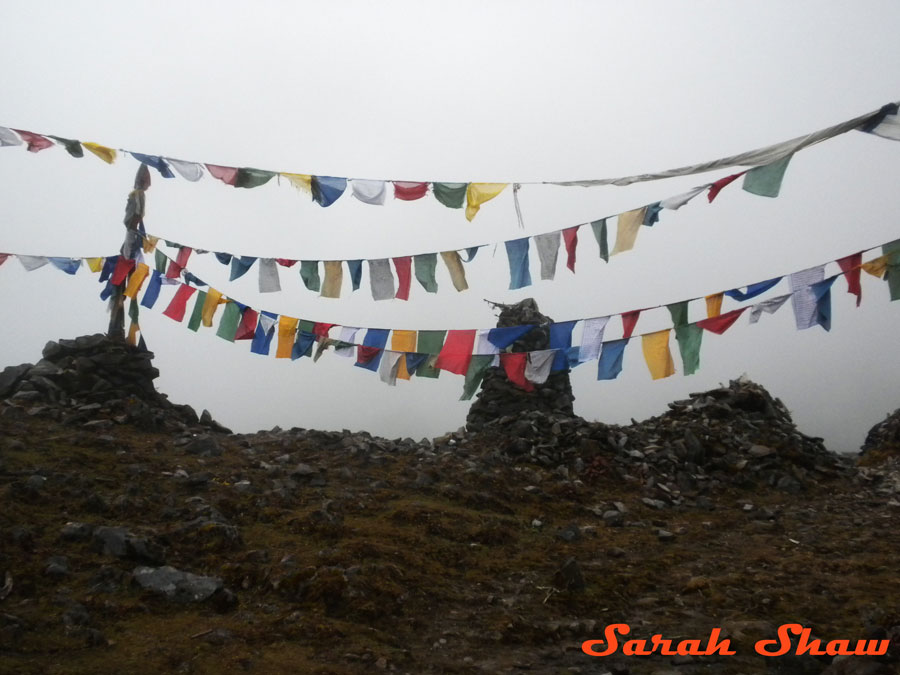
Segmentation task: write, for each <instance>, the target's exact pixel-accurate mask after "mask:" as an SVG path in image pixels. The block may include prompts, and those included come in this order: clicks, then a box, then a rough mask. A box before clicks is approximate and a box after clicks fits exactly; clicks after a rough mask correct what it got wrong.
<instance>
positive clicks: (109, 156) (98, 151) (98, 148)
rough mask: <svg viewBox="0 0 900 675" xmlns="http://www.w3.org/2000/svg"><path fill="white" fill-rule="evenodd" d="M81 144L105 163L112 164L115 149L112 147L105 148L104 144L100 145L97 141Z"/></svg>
mask: <svg viewBox="0 0 900 675" xmlns="http://www.w3.org/2000/svg"><path fill="white" fill-rule="evenodd" d="M81 145H82V146H84V147H85V148H87V149H88V150H90V151H91V152H93V153H94V154H95V155H97V157H99V158H100V159H102V160H103V161H104V162H106V163H107V164H112V163H113V162H115V161H116V151H115V150H113V149H112V148H107V147H106V146H105V145H100V144H99V143H82V144H81Z"/></svg>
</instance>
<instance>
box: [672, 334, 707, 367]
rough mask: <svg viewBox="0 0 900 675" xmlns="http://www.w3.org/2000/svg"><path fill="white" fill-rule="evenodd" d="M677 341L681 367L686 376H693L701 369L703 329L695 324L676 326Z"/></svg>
mask: <svg viewBox="0 0 900 675" xmlns="http://www.w3.org/2000/svg"><path fill="white" fill-rule="evenodd" d="M675 340H676V341H677V342H678V351H679V352H680V353H681V365H682V368H683V369H684V374H685V375H693V374H694V373H696V372H697V370H698V369H699V368H700V344H701V343H702V342H703V328H701V327H700V326H698V325H697V324H695V323H686V324H682V325H680V326H675Z"/></svg>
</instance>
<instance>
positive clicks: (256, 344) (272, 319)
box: [250, 312, 278, 356]
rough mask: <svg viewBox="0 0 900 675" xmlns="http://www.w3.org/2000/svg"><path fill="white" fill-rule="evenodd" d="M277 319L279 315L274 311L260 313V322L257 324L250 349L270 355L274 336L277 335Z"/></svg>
mask: <svg viewBox="0 0 900 675" xmlns="http://www.w3.org/2000/svg"><path fill="white" fill-rule="evenodd" d="M277 320H278V315H277V314H273V313H272V312H260V313H259V323H257V324H256V332H255V333H254V335H253V342H251V343H250V351H251V352H252V353H253V354H260V355H261V356H268V354H269V349H270V347H271V345H272V336H274V335H275V323H276V321H277Z"/></svg>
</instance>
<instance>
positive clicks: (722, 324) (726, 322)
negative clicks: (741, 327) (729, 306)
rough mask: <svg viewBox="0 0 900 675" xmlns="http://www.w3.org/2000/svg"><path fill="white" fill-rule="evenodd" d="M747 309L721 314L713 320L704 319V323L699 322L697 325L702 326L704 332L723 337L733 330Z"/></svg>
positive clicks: (742, 308)
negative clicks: (723, 334) (734, 324)
mask: <svg viewBox="0 0 900 675" xmlns="http://www.w3.org/2000/svg"><path fill="white" fill-rule="evenodd" d="M746 309H747V308H746V307H741V308H740V309H733V310H731V311H730V312H725V313H724V314H719V316H714V317H712V318H711V319H703V320H702V321H698V322H697V325H698V326H700V328H702V329H703V330H708V331H710V332H711V333H715V334H716V335H721V334H722V333H724V332H725V331H726V330H728V329H729V328H731V325H732V324H733V323H734V322H735V321H737V320H738V317H739V316H740V315H741V314H743V313H744V311H745V310H746Z"/></svg>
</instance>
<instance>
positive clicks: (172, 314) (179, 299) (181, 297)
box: [163, 284, 197, 323]
mask: <svg viewBox="0 0 900 675" xmlns="http://www.w3.org/2000/svg"><path fill="white" fill-rule="evenodd" d="M196 290H197V289H196V288H193V287H191V286H188V285H187V284H179V286H178V290H177V291H175V296H174V297H173V298H172V301H171V302H170V303H169V306H168V307H166V311H164V312H163V316H167V317H169V318H170V319H172V320H173V321H178V322H179V323H180V322H181V321H182V320H184V313H185V311H186V309H187V301H188V299H189V298H190V297H191V295H193V294H194V291H196Z"/></svg>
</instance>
